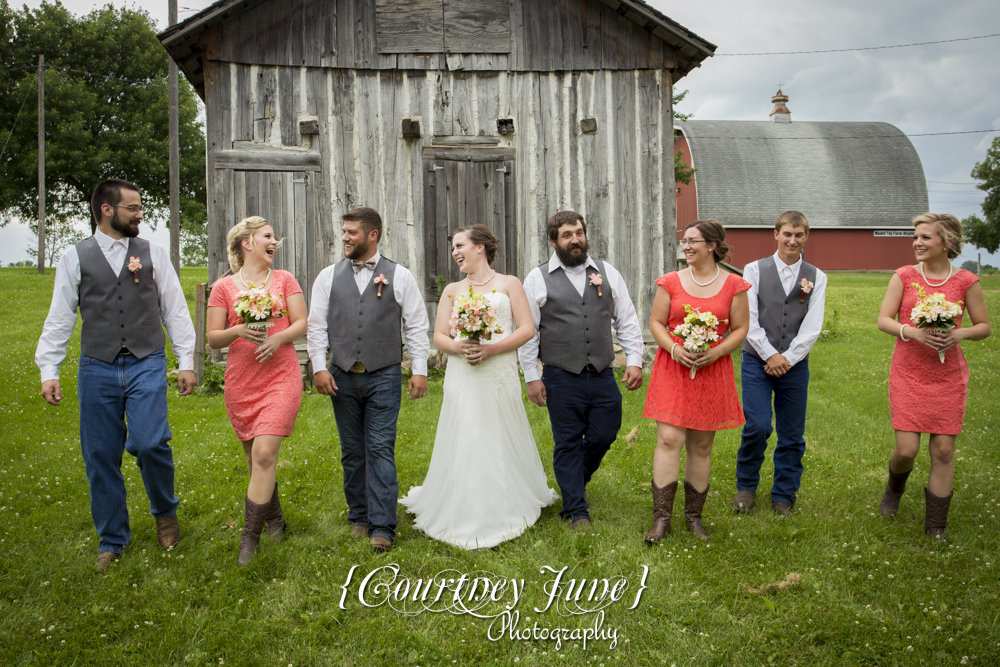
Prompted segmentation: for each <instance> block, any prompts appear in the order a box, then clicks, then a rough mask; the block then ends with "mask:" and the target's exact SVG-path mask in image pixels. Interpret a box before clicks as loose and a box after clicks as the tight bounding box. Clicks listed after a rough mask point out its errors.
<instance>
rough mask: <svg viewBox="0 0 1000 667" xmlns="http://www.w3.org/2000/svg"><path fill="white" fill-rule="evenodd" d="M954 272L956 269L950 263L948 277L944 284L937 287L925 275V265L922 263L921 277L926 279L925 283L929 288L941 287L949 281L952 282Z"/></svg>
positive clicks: (941, 283)
mask: <svg viewBox="0 0 1000 667" xmlns="http://www.w3.org/2000/svg"><path fill="white" fill-rule="evenodd" d="M954 270H955V267H954V266H952V264H951V263H950V262H949V264H948V277H947V278H945V279H944V282H940V283H938V284H937V285H935V284H934V283H932V282H931V281H929V280H927V276H926V275H924V263H923V262H920V277H921V278H923V279H924V282H925V283H927V285H928V287H941V286H942V285H944V283H946V282H948V281H949V280H951V274H952V272H953V271H954Z"/></svg>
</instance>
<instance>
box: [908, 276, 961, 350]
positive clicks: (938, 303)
mask: <svg viewBox="0 0 1000 667" xmlns="http://www.w3.org/2000/svg"><path fill="white" fill-rule="evenodd" d="M911 284H912V285H913V287H915V288H916V290H917V292H918V293H919V294H920V301H918V302H917V305H916V306H915V307H914V308H913V310H912V311H910V319H911V320H913V325H914V326H915V327H917V328H918V329H936V330H938V331H940V332H941V333H946V332H948V331H951V330H952V329H954V328H955V327H956V326H957V325H958V321H959V320H960V319H961V318H962V306H963V305H965V304H963V303H962V302H961V301H957V302H952V301H948V300H947V299H945V298H944V294H943V293H941V292H935V293H934V294H931V295H930V296H928V295H927V293H926V292H925V291H924V288H923V287H921V286H920V285H918V284H917V283H911ZM938 358H939V359H940V360H941V363H942V364H943V363H944V350H938Z"/></svg>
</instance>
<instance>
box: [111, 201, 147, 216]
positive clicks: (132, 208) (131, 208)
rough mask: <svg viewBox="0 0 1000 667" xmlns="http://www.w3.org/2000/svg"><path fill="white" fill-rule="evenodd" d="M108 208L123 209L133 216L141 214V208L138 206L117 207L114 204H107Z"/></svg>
mask: <svg viewBox="0 0 1000 667" xmlns="http://www.w3.org/2000/svg"><path fill="white" fill-rule="evenodd" d="M109 206H111V208H123V209H125V210H126V211H128V212H129V213H132V214H133V215H134V214H136V213H141V212H142V206H140V205H139V204H132V205H131V206H118V205H116V204H109Z"/></svg>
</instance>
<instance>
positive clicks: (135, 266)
mask: <svg viewBox="0 0 1000 667" xmlns="http://www.w3.org/2000/svg"><path fill="white" fill-rule="evenodd" d="M141 268H142V263H140V262H139V258H138V257H129V258H128V270H129V271H131V272H132V277H133V278H135V282H139V269H141Z"/></svg>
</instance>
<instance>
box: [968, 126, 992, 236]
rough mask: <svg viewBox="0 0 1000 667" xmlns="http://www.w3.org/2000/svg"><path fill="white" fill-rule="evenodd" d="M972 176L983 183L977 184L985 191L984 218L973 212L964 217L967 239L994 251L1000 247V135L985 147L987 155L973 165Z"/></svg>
mask: <svg viewBox="0 0 1000 667" xmlns="http://www.w3.org/2000/svg"><path fill="white" fill-rule="evenodd" d="M972 177H973V178H974V179H976V180H977V181H981V183H977V184H976V187H977V188H979V189H980V190H982V191H984V192H985V193H986V199H985V200H984V201H983V217H984V218H985V220H984V219H983V218H980V217H979V216H976V215H970V216H969V217H968V218H966V219H965V220H963V221H962V227H963V228H964V230H965V239H966V240H967V241H968V242H969V243H971V244H973V245H974V246H976V247H977V248H982V249H983V250H985V251H987V252H989V253H994V252H996V251H997V249H998V248H1000V137H997V138H996V139H994V140H993V145H992V146H990V148H989V149H988V150H987V151H986V159H985V160H983V161H982V162H977V163H976V166H975V167H973V168H972Z"/></svg>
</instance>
